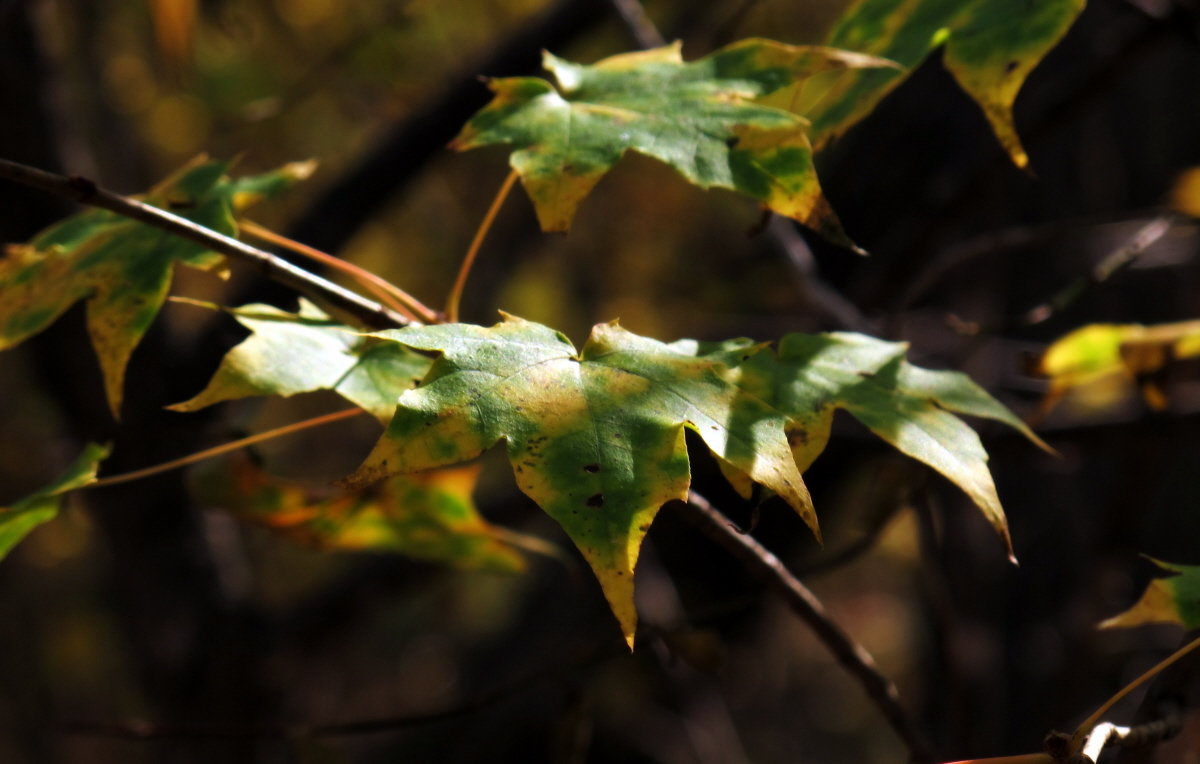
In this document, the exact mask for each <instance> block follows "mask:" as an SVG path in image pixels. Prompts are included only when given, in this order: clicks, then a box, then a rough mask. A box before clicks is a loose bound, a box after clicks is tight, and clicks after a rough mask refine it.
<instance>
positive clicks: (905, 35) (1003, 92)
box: [807, 0, 1084, 167]
mask: <svg viewBox="0 0 1200 764" xmlns="http://www.w3.org/2000/svg"><path fill="white" fill-rule="evenodd" d="M1083 6H1084V0H1028V1H1027V2H1020V3H1017V2H1014V0H859V2H857V3H855V5H854V6H853V7H851V8H850V10H848V11H847V12H846V14H845V15H844V16H843V17H842V18H841V20H840V21H839V22H838V24H837V25H836V26H835V27H834V29H833V31H832V32H831V34H830V35H829V39H828V44H829V45H831V46H835V47H838V48H847V49H850V50H857V51H862V52H863V53H868V54H871V55H875V56H882V57H884V58H888V59H891V60H893V61H896V62H898V63H899V64H901V65H902V67H903V70H902V71H894V70H888V69H876V70H873V71H863V72H848V73H846V74H843V75H841V76H840V77H839V78H838V81H837V82H836V83H835V84H834V85H833V86H832V87H831V88H830V90H829V91H828V92H827V93H826V94H825V95H824V96H823V97H822V98H821V100H820V101H819V102H818V103H817V104H816V105H815V106H814V107H813V108H812V109H811V110H810V111H809V112H808V114H807V116H808V117H809V118H810V119H811V120H812V133H811V135H812V137H813V142H814V143H815V144H816V145H817V146H821V145H822V144H824V143H825V142H826V141H828V140H829V139H831V138H833V137H835V136H837V135H839V134H841V133H843V132H845V131H846V130H847V129H848V128H849V127H850V126H851V125H853V124H854V123H856V122H858V121H859V120H860V119H862V118H863V117H865V116H866V115H867V114H869V113H870V112H871V111H872V110H873V109H874V108H875V106H876V105H877V104H878V103H879V101H880V100H882V98H883V97H884V96H885V95H887V94H888V93H889V92H891V90H892V89H893V88H895V87H896V86H897V85H899V84H900V83H901V82H903V81H904V79H905V78H906V77H907V76H908V75H909V74H910V73H911V72H912V71H913V70H914V69H915V68H916V67H917V65H919V64H920V63H921V61H923V60H924V59H925V57H926V56H927V55H929V54H930V53H931V52H933V51H934V50H936V49H937V48H939V47H943V46H944V48H945V49H944V52H943V61H944V63H945V66H946V68H947V69H949V70H950V73H951V74H953V75H954V78H955V79H956V80H957V81H958V83H959V85H961V86H962V88H963V89H964V90H966V91H967V93H968V94H969V95H970V96H971V97H972V98H973V99H975V101H976V102H977V103H978V104H979V105H980V107H981V108H982V109H983V111H984V114H985V115H986V116H987V119H988V122H989V123H991V126H992V130H993V131H994V132H995V133H996V137H997V138H999V139H1000V143H1001V144H1002V145H1003V146H1004V148H1005V150H1007V151H1008V153H1009V156H1011V157H1012V159H1013V161H1014V162H1015V163H1016V164H1017V165H1018V166H1020V167H1025V166H1026V165H1027V164H1028V163H1029V157H1028V156H1027V155H1026V154H1025V150H1024V149H1023V148H1022V147H1021V141H1020V138H1018V137H1017V132H1016V129H1015V127H1014V126H1013V119H1012V107H1013V103H1014V102H1015V101H1016V98H1017V92H1018V91H1019V90H1020V89H1021V86H1022V85H1023V84H1024V83H1025V79H1026V78H1027V77H1028V76H1029V73H1030V72H1031V71H1033V69H1034V67H1036V66H1037V65H1038V63H1039V62H1040V61H1041V60H1042V58H1043V57H1045V55H1046V54H1047V53H1049V52H1050V50H1051V49H1052V48H1054V46H1055V45H1057V44H1058V41H1059V40H1061V39H1062V37H1063V35H1065V34H1066V32H1067V30H1068V29H1069V28H1070V27H1071V24H1072V23H1074V21H1075V18H1076V17H1077V16H1078V15H1079V13H1080V12H1081V11H1082V10H1083Z"/></svg>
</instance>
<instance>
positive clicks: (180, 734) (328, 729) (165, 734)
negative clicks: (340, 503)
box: [62, 639, 618, 740]
mask: <svg viewBox="0 0 1200 764" xmlns="http://www.w3.org/2000/svg"><path fill="white" fill-rule="evenodd" d="M614 657H618V653H617V652H616V651H615V650H614V649H613V648H612V641H611V640H607V639H606V640H603V641H601V642H599V643H597V644H593V645H588V646H585V647H584V648H582V649H579V650H576V651H574V652H573V653H572V654H571V655H570V656H568V657H567V659H565V660H562V661H556V662H554V663H552V664H549V665H546V666H542V667H540V668H536V669H533V670H531V671H529V672H527V673H525V674H523V675H521V676H518V677H515V678H514V679H512V680H510V681H508V682H506V683H504V684H501V685H499V686H497V687H494V688H492V689H490V690H486V691H484V692H481V693H479V694H478V695H475V696H474V697H471V698H468V699H466V700H464V701H463V702H462V703H459V704H458V705H455V706H450V707H449V708H445V709H443V710H441V711H433V712H430V713H424V714H398V715H395V716H381V717H378V718H375V719H362V720H359V721H352V722H342V723H333V724H315V725H306V724H285V723H270V722H266V723H260V724H254V723H237V722H233V723H224V724H221V723H212V724H209V723H195V724H187V723H185V724H155V723H151V722H147V721H144V720H140V719H133V720H129V721H90V720H73V721H68V722H65V723H64V724H63V725H62V726H63V729H64V730H65V731H66V732H67V733H68V734H71V735H84V736H88V737H100V738H115V739H119V740H164V739H166V740H178V739H199V740H214V739H215V740H219V739H242V740H245V739H251V740H254V739H297V738H299V739H304V738H338V737H353V736H357V735H369V734H378V733H385V732H395V731H397V730H401V729H406V728H409V727H416V726H420V725H424V724H433V723H435V722H441V721H447V720H451V719H457V718H460V717H463V716H468V715H470V714H474V713H478V712H480V711H483V710H486V709H487V708H489V707H491V706H494V705H496V704H497V703H500V702H503V701H505V700H508V699H510V698H512V697H513V696H515V695H517V694H519V693H521V692H524V691H526V690H529V689H530V688H532V687H534V686H536V685H538V684H541V683H543V682H546V681H551V680H557V679H561V678H562V677H563V676H565V675H566V674H568V673H569V672H571V671H577V670H579V669H583V668H587V667H588V666H592V665H594V664H596V663H599V662H600V661H603V660H607V659H609V658H614Z"/></svg>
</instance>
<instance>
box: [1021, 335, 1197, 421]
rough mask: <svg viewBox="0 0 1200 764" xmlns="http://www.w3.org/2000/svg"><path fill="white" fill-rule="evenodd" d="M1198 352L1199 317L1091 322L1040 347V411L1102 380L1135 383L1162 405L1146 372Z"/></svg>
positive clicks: (1156, 404) (1159, 393) (1149, 400)
mask: <svg viewBox="0 0 1200 764" xmlns="http://www.w3.org/2000/svg"><path fill="white" fill-rule="evenodd" d="M1197 356H1200V321H1182V322H1180V323H1175V324H1158V325H1156V326H1142V325H1140V324H1092V325H1090V326H1084V327H1082V328H1080V329H1076V330H1075V331H1073V332H1071V333H1070V334H1067V335H1066V336H1064V337H1062V338H1060V339H1058V340H1056V341H1055V342H1054V343H1052V344H1051V345H1050V347H1049V348H1047V349H1046V352H1045V353H1044V354H1043V355H1042V359H1041V362H1040V364H1039V372H1040V373H1041V374H1042V375H1043V376H1046V377H1048V378H1049V380H1050V390H1049V391H1048V392H1047V398H1046V404H1045V405H1044V406H1043V408H1044V409H1047V410H1048V409H1049V408H1050V407H1051V406H1053V405H1054V404H1055V403H1056V402H1057V401H1058V400H1059V399H1061V398H1062V397H1063V396H1064V395H1066V394H1069V393H1072V392H1075V391H1086V390H1087V389H1088V388H1090V387H1095V386H1099V385H1104V384H1106V383H1111V382H1118V383H1122V382H1123V383H1124V384H1125V385H1126V388H1127V389H1128V386H1130V385H1132V384H1135V383H1137V384H1139V385H1140V386H1141V391H1142V394H1143V396H1145V398H1146V401H1147V403H1149V404H1150V405H1151V406H1153V407H1155V408H1163V407H1164V406H1165V405H1166V398H1165V395H1164V393H1163V392H1162V391H1161V390H1160V389H1159V388H1158V386H1157V385H1156V384H1155V381H1154V380H1153V379H1152V375H1153V374H1154V373H1155V372H1158V371H1159V370H1160V369H1163V368H1164V367H1165V366H1167V365H1168V364H1170V363H1171V362H1172V361H1176V360H1181V359H1185V358H1195V357H1197Z"/></svg>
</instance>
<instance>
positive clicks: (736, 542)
mask: <svg viewBox="0 0 1200 764" xmlns="http://www.w3.org/2000/svg"><path fill="white" fill-rule="evenodd" d="M685 506H686V511H685V512H684V517H685V518H686V519H687V520H688V521H689V522H691V523H692V524H693V525H695V526H696V527H697V528H698V529H699V530H700V531H701V532H703V533H704V534H705V535H706V536H708V537H709V538H710V539H712V540H713V541H715V542H716V543H718V544H720V545H721V546H723V547H725V549H726V550H727V551H728V552H729V553H730V554H732V555H733V556H734V557H736V558H737V559H738V560H740V561H741V562H742V563H743V564H744V565H745V566H746V568H747V570H749V571H750V572H751V573H752V574H754V575H755V576H756V577H757V578H759V579H760V580H762V581H763V582H764V583H766V584H767V586H768V587H770V589H771V590H772V591H774V592H775V593H776V594H778V595H779V596H780V597H782V598H783V600H784V602H786V603H787V604H788V606H789V607H790V608H791V609H792V611H793V612H794V613H795V614H796V615H798V616H800V618H801V619H803V620H804V622H805V623H807V624H808V625H809V627H810V628H811V629H812V630H813V632H814V633H815V634H816V635H817V638H818V639H820V640H821V641H822V642H824V643H825V646H826V647H828V648H829V650H830V652H832V653H833V654H834V657H836V658H837V659H838V662H839V663H841V664H842V666H843V667H844V668H845V669H846V670H847V671H849V672H850V675H851V676H853V677H854V678H855V679H857V680H858V682H859V684H861V685H862V687H863V689H864V690H866V692H867V695H868V696H869V697H870V698H871V700H872V701H874V702H875V705H876V706H877V707H878V708H879V711H880V713H882V714H883V716H884V718H885V719H887V721H888V724H889V725H891V727H892V730H893V731H894V732H895V733H896V734H897V735H899V736H900V739H901V740H903V741H904V744H905V745H906V746H907V747H908V751H909V754H910V755H911V760H912V761H914V762H931V761H933V760H934V758H933V753H932V752H931V750H930V748H929V745H928V743H927V742H926V741H925V738H924V736H923V735H922V734H921V733H920V732H919V731H918V730H917V728H916V725H914V724H913V721H912V720H911V719H910V718H909V716H908V713H907V712H906V711H905V710H904V707H903V706H902V705H901V704H900V693H899V691H897V690H896V685H895V684H893V683H892V680H890V679H888V678H887V677H886V676H884V675H883V674H882V673H880V671H879V668H878V667H877V666H876V665H875V659H874V658H872V657H871V654H870V653H868V652H867V650H866V648H864V647H863V646H862V645H860V644H858V643H857V642H855V641H854V640H853V639H852V638H851V637H850V635H849V634H847V633H846V632H845V630H843V629H842V627H841V626H839V625H838V624H837V623H836V622H835V621H834V620H833V619H832V618H830V617H829V614H828V613H827V612H826V611H825V606H824V605H822V604H821V601H820V600H819V599H817V597H816V595H815V594H813V593H812V592H811V591H809V589H808V587H806V586H805V585H804V584H802V583H800V581H799V579H797V578H796V577H795V576H793V575H792V574H791V572H790V571H789V570H788V569H787V567H785V566H784V564H783V563H782V562H780V560H779V558H778V557H776V556H775V555H774V554H772V553H771V551H770V550H768V549H767V548H766V547H764V546H763V545H762V544H760V543H758V541H756V540H755V539H754V537H752V536H749V535H746V534H741V533H738V532H737V531H736V530H734V529H733V528H732V527H731V526H730V522H729V519H728V518H726V517H725V515H723V514H722V513H721V512H720V511H719V510H717V509H716V508H715V507H713V505H712V504H710V503H709V502H708V500H707V499H705V498H704V497H703V496H701V495H700V494H698V493H696V492H695V491H692V492H691V493H689V494H688V503H687V504H686V505H685Z"/></svg>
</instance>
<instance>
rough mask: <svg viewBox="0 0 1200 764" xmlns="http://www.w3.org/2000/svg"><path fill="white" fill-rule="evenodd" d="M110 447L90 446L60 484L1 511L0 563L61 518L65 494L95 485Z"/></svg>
mask: <svg viewBox="0 0 1200 764" xmlns="http://www.w3.org/2000/svg"><path fill="white" fill-rule="evenodd" d="M108 451H109V449H108V446H98V445H96V444H94V443H89V444H88V446H87V447H86V448H84V449H83V453H81V454H80V455H79V456H78V457H77V458H76V459H75V461H74V462H72V463H71V466H70V467H68V468H67V469H66V471H65V472H63V474H62V475H60V476H59V478H58V479H57V480H55V481H54V482H53V483H51V484H50V485H48V486H45V487H44V488H41V489H39V490H37V491H35V492H34V493H32V494H30V495H29V496H26V497H25V498H23V499H21V500H20V501H18V502H16V503H14V504H12V505H11V506H8V507H0V559H3V558H4V557H6V556H7V555H8V553H9V552H10V551H11V550H12V548H13V547H14V546H16V545H17V544H18V543H19V542H20V541H21V540H22V539H24V538H25V537H26V536H28V535H29V534H30V532H32V531H33V530H34V529H35V528H37V527H38V526H40V525H42V524H44V523H48V522H50V521H51V520H53V519H54V518H55V517H57V516H58V513H59V511H60V510H61V509H62V500H63V494H65V493H67V492H68V491H73V490H75V489H77V488H83V487H84V486H86V485H88V484H90V483H94V482H95V481H96V471H97V470H98V469H99V467H100V462H102V461H104V459H106V458H107V457H108Z"/></svg>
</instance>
